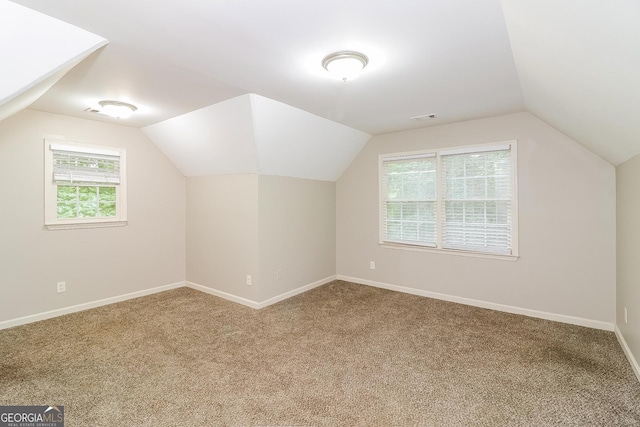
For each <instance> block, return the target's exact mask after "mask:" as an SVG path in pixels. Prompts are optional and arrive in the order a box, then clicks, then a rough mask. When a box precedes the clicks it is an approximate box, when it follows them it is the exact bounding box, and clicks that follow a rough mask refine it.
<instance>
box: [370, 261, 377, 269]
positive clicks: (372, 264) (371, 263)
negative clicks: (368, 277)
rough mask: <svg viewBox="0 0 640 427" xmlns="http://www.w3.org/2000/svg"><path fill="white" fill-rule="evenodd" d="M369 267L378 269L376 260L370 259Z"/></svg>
mask: <svg viewBox="0 0 640 427" xmlns="http://www.w3.org/2000/svg"><path fill="white" fill-rule="evenodd" d="M369 268H370V269H371V270H375V269H376V262H375V261H369Z"/></svg>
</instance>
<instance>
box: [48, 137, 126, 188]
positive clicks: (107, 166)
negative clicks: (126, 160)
mask: <svg viewBox="0 0 640 427" xmlns="http://www.w3.org/2000/svg"><path fill="white" fill-rule="evenodd" d="M51 151H52V157H53V182H54V183H55V184H65V183H67V184H73V185H82V184H91V185H100V184H105V185H118V184H120V153H119V152H117V151H115V152H114V151H109V150H94V151H89V150H86V149H83V148H82V147H76V146H64V145H57V144H52V145H51Z"/></svg>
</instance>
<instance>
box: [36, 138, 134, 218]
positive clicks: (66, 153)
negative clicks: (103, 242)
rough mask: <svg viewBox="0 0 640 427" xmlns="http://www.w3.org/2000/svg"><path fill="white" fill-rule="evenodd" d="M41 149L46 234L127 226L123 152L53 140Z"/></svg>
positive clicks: (124, 152) (118, 149)
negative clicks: (67, 230) (75, 229)
mask: <svg viewBox="0 0 640 427" xmlns="http://www.w3.org/2000/svg"><path fill="white" fill-rule="evenodd" d="M44 149H45V152H44V159H45V167H44V171H45V173H44V193H45V194H44V196H45V225H46V226H47V228H48V229H49V230H64V229H73V228H90V227H116V226H123V225H126V221H127V179H126V169H127V161H126V150H125V149H122V148H115V147H104V146H95V145H85V144H81V143H76V142H67V141H52V140H45V141H44Z"/></svg>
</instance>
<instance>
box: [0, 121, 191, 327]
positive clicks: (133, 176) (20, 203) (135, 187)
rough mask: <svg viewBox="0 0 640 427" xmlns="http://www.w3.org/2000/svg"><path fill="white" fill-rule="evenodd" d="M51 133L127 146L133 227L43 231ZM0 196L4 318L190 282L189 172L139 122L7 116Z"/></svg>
mask: <svg viewBox="0 0 640 427" xmlns="http://www.w3.org/2000/svg"><path fill="white" fill-rule="evenodd" d="M52 135H56V136H58V137H65V138H66V139H67V140H69V141H77V142H84V143H88V144H96V145H107V146H116V147H124V148H126V150H127V181H128V219H129V224H128V225H127V226H125V227H116V228H98V229H80V230H58V231H47V230H45V229H44V227H43V224H44V206H43V200H44V170H43V168H44V144H43V138H44V137H45V136H52ZM0 203H1V209H0V296H1V297H0V321H5V320H10V319H16V318H18V317H23V316H29V315H35V314H39V313H43V312H46V311H50V310H56V309H61V308H66V307H70V306H73V305H77V304H84V303H89V302H93V301H96V300H100V299H104V298H109V297H114V296H119V295H124V294H128V293H131V292H137V291H142V290H146V289H150V288H154V287H158V286H163V285H168V284H172V283H176V282H181V281H183V280H184V277H185V262H184V235H185V226H184V224H185V209H184V206H185V180H184V177H183V176H182V175H181V174H180V172H178V170H177V169H176V168H175V167H174V166H173V164H171V162H169V160H168V159H167V158H166V157H165V156H164V155H163V154H162V153H161V152H160V151H159V150H158V149H157V148H156V147H155V146H154V145H153V144H152V143H151V142H150V141H149V140H148V139H147V138H146V137H145V136H144V134H142V132H140V131H139V130H138V129H134V128H130V127H125V126H118V125H113V124H106V123H99V122H95V121H89V120H82V119H76V118H71V117H66V116H60V115H54V114H49V113H43V112H38V111H33V110H25V111H22V112H21V113H18V114H16V115H14V116H12V117H10V118H8V119H5V120H3V121H1V122H0ZM58 281H66V282H67V291H66V292H65V293H60V294H58V293H56V282H58Z"/></svg>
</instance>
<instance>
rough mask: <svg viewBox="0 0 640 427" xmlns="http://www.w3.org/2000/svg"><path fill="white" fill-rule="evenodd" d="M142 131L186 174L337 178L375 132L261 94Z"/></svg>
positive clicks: (233, 100) (332, 179)
mask: <svg viewBox="0 0 640 427" xmlns="http://www.w3.org/2000/svg"><path fill="white" fill-rule="evenodd" d="M142 131H143V132H144V133H145V134H146V135H147V136H148V137H149V138H150V139H151V140H152V141H153V142H154V144H156V146H158V148H160V150H162V152H164V153H165V155H166V156H167V157H169V159H171V161H173V163H174V164H175V165H176V166H177V167H178V169H179V170H180V171H181V172H182V173H183V174H184V175H185V176H204V175H218V174H235V173H238V174H240V173H255V174H262V175H278V176H289V177H296V178H305V179H315V180H321V181H336V180H337V179H338V178H339V177H340V175H341V174H342V172H343V171H344V170H345V169H346V168H347V166H349V164H350V163H351V161H352V160H353V159H354V158H355V156H356V155H357V154H358V153H359V152H360V150H362V148H363V147H364V145H365V144H366V142H367V141H368V140H369V138H370V137H371V135H369V134H367V133H364V132H361V131H358V130H355V129H352V128H350V127H347V126H344V125H341V124H339V123H335V122H332V121H330V120H327V119H324V118H321V117H318V116H315V115H313V114H311V113H308V112H306V111H303V110H300V109H298V108H295V107H291V106H289V105H286V104H283V103H281V102H277V101H273V100H271V99H268V98H264V97H262V96H259V95H255V94H247V95H242V96H239V97H236V98H232V99H229V100H227V101H223V102H220V103H218V104H214V105H211V106H209V107H205V108H202V109H200V110H196V111H193V112H190V113H187V114H183V115H182V116H178V117H174V118H172V119H169V120H165V121H163V122H160V123H157V124H154V125H150V126H146V127H144V128H142Z"/></svg>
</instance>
